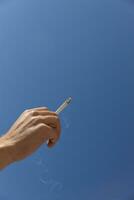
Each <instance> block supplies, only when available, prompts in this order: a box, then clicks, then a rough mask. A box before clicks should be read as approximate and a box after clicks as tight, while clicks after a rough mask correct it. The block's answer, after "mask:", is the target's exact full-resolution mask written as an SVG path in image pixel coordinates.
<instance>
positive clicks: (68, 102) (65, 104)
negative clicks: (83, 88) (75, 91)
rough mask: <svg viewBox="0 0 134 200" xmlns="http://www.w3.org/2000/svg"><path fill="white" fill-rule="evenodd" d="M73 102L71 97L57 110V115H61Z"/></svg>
mask: <svg viewBox="0 0 134 200" xmlns="http://www.w3.org/2000/svg"><path fill="white" fill-rule="evenodd" d="M71 101H72V98H71V97H69V98H68V99H66V100H65V101H64V103H63V104H62V105H61V106H60V107H59V108H58V109H57V110H56V114H58V115H59V114H60V113H61V112H62V111H63V110H64V109H65V108H66V107H67V106H68V105H69V104H70V102H71Z"/></svg>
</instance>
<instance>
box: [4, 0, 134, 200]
mask: <svg viewBox="0 0 134 200" xmlns="http://www.w3.org/2000/svg"><path fill="white" fill-rule="evenodd" d="M133 25H134V4H133V3H132V1H127V0H101V1H100V0H90V1H89V0H68V1H63V0H57V1H55V0H45V1H44V0H23V1H22V0H0V133H1V134H3V133H5V132H6V131H7V130H8V129H9V128H10V126H11V125H12V123H13V122H14V121H15V120H16V119H17V117H18V116H19V115H20V114H21V112H23V111H24V110H25V109H27V108H32V107H38V106H47V107H49V108H50V109H51V110H55V109H56V108H57V106H58V105H59V104H60V103H62V101H63V100H64V99H65V98H66V97H68V96H72V98H73V103H72V105H70V107H69V108H68V109H66V111H65V112H64V113H63V114H62V115H61V116H60V118H61V122H62V137H61V140H60V142H59V143H58V145H57V146H56V147H55V148H53V149H51V150H49V149H47V147H46V146H45V145H43V146H42V147H41V148H40V149H39V150H38V151H37V152H36V153H35V154H33V155H32V156H30V157H29V158H27V159H26V160H23V161H21V162H18V163H15V164H12V165H10V166H9V167H7V168H6V169H5V170H3V171H1V172H0V199H1V200H18V199H19V200H24V199H25V200H29V199H32V200H63V199H64V200H83V199H84V200H129V199H133V198H134V194H133V191H134V122H133V120H134V103H133V102H134V92H133V90H134V89H133V87H134V26H133Z"/></svg>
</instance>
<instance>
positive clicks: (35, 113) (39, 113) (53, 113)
mask: <svg viewBox="0 0 134 200" xmlns="http://www.w3.org/2000/svg"><path fill="white" fill-rule="evenodd" d="M38 115H41V116H47V115H53V116H57V114H56V113H55V112H52V111H49V110H41V111H38V110H37V111H33V112H32V116H38Z"/></svg>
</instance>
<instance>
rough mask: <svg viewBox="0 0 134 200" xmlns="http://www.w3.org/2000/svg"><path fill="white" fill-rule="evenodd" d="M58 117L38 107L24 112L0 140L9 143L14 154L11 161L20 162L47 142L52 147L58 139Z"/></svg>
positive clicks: (59, 129) (59, 130)
mask: <svg viewBox="0 0 134 200" xmlns="http://www.w3.org/2000/svg"><path fill="white" fill-rule="evenodd" d="M60 132H61V127H60V120H59V118H58V115H57V114H56V113H55V112H52V111H49V110H48V109H47V108H44V107H39V108H33V109H29V110H26V111H24V112H23V113H22V114H21V115H20V117H19V118H18V119H17V121H16V122H15V123H14V124H13V126H12V127H11V128H10V130H9V131H8V132H7V133H6V134H5V135H4V136H3V137H2V138H1V141H2V140H4V142H5V143H10V145H11V146H13V147H14V149H15V152H14V155H12V157H13V160H14V161H17V160H22V159H24V158H25V157H27V156H29V155H31V154H32V153H33V152H34V151H36V150H37V149H38V148H39V147H40V146H41V145H42V144H44V143H45V142H46V141H48V147H52V146H54V145H55V143H56V142H57V141H58V139H59V137H60Z"/></svg>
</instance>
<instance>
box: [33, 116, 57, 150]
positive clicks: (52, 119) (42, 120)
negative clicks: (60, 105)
mask: <svg viewBox="0 0 134 200" xmlns="http://www.w3.org/2000/svg"><path fill="white" fill-rule="evenodd" d="M38 124H44V125H47V126H49V127H51V131H50V136H49V142H48V146H49V147H51V146H53V145H54V144H55V143H56V142H57V141H58V139H59V137H60V132H61V125H60V120H59V118H58V116H55V115H46V116H36V117H34V121H33V125H36V126H37V125H38ZM44 134H45V133H44Z"/></svg>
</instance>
